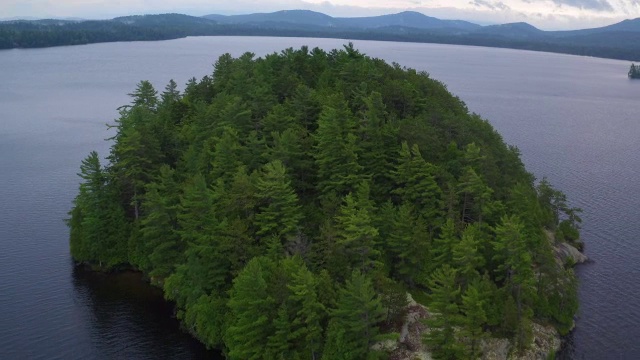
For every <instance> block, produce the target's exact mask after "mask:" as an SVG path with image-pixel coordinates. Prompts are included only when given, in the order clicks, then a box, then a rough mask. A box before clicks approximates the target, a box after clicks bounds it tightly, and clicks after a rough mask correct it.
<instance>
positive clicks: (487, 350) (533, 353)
mask: <svg viewBox="0 0 640 360" xmlns="http://www.w3.org/2000/svg"><path fill="white" fill-rule="evenodd" d="M532 331H533V337H532V340H531V344H529V347H528V349H527V350H526V351H524V353H521V354H517V353H515V352H514V351H513V350H514V349H513V348H512V345H511V342H510V341H509V340H507V339H496V338H491V339H486V340H484V341H483V342H482V345H481V348H482V352H483V355H482V359H483V360H545V359H547V358H548V356H549V354H551V353H555V352H557V351H559V350H560V345H561V341H560V335H559V334H558V331H557V330H556V329H555V328H554V327H553V326H543V325H540V324H537V323H533V329H532Z"/></svg>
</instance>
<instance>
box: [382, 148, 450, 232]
mask: <svg viewBox="0 0 640 360" xmlns="http://www.w3.org/2000/svg"><path fill="white" fill-rule="evenodd" d="M394 177H395V181H396V185H397V186H396V189H395V190H394V191H393V193H394V194H397V195H399V196H400V197H401V199H403V201H405V202H407V203H409V204H411V205H413V206H414V208H415V210H416V211H417V213H418V214H420V215H421V216H422V217H423V218H424V219H425V221H427V223H428V224H429V226H430V230H433V229H434V228H435V227H436V226H438V225H439V222H440V218H441V217H442V190H441V189H440V187H439V186H438V184H437V182H436V180H435V167H434V166H433V165H431V164H429V163H427V162H426V161H424V158H423V157H422V154H421V153H420V149H419V147H418V146H417V145H413V147H411V149H409V145H408V144H407V143H406V142H404V143H402V149H401V150H400V160H399V163H398V166H397V169H396V171H395V172H394Z"/></svg>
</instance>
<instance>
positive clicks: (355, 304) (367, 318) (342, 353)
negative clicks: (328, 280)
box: [322, 270, 385, 360]
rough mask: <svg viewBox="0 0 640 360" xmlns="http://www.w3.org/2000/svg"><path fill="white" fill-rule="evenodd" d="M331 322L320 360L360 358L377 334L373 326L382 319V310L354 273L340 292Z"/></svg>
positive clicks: (361, 277)
mask: <svg viewBox="0 0 640 360" xmlns="http://www.w3.org/2000/svg"><path fill="white" fill-rule="evenodd" d="M330 313H331V321H330V324H329V330H328V333H327V343H326V345H325V350H324V353H323V356H322V358H323V359H345V360H347V359H353V360H355V359H364V358H366V357H367V354H368V353H369V351H370V350H369V348H370V346H371V345H372V344H373V341H374V339H375V338H376V336H377V335H378V331H379V330H378V327H377V324H378V323H379V322H381V321H382V320H384V318H385V310H384V309H383V308H382V304H381V300H380V298H379V297H378V296H377V294H376V293H375V291H374V289H373V285H372V283H371V280H369V279H368V278H367V277H366V275H364V274H362V273H361V272H360V271H358V270H354V271H353V272H352V274H351V278H350V279H349V280H347V283H346V284H345V287H344V288H342V289H340V291H339V296H338V302H337V305H336V309H334V310H331V311H330Z"/></svg>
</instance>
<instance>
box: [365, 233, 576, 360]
mask: <svg viewBox="0 0 640 360" xmlns="http://www.w3.org/2000/svg"><path fill="white" fill-rule="evenodd" d="M547 237H548V239H549V241H550V242H551V245H552V246H553V249H554V253H555V256H556V262H557V264H558V266H562V267H564V266H574V265H576V264H583V263H585V262H587V261H588V260H589V259H588V257H587V256H586V255H584V254H583V253H582V252H581V251H580V250H578V248H576V247H575V246H573V245H571V244H568V243H566V242H558V243H556V242H555V238H554V236H553V234H552V233H550V232H547ZM578 243H579V242H578ZM580 247H581V248H582V246H580ZM429 317H430V313H429V309H427V307H425V306H424V305H421V304H419V303H417V302H416V301H415V300H414V299H413V297H412V296H411V294H409V293H407V308H406V315H405V319H404V322H403V323H402V327H401V329H400V335H399V337H398V340H395V341H394V340H387V341H383V342H379V343H376V344H375V345H374V348H376V349H379V350H382V349H384V350H387V351H389V352H390V356H389V359H391V360H415V359H419V360H431V359H432V358H433V357H432V355H431V353H430V352H429V350H428V349H427V347H426V346H425V345H424V343H423V341H422V338H423V335H424V334H425V333H427V332H428V331H429V327H428V326H427V325H425V321H424V320H426V319H428V318H429ZM532 334H533V336H532V340H531V344H530V345H529V346H528V348H527V350H526V351H525V352H524V353H520V354H515V353H514V352H513V351H512V350H513V344H512V343H511V341H510V340H509V339H504V338H489V339H486V340H483V342H482V345H481V349H482V357H481V359H483V360H545V359H549V358H554V357H555V354H556V353H558V352H559V351H560V349H561V346H562V338H561V336H560V333H559V332H558V330H556V329H555V328H554V327H553V326H551V325H543V324H539V323H533V324H532Z"/></svg>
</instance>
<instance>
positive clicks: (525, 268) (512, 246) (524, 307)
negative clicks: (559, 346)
mask: <svg viewBox="0 0 640 360" xmlns="http://www.w3.org/2000/svg"><path fill="white" fill-rule="evenodd" d="M523 230H524V225H523V224H522V222H521V221H520V220H519V219H518V218H517V217H515V216H510V217H508V216H505V217H503V218H502V222H501V224H498V225H497V226H496V227H495V233H496V238H495V241H494V243H493V246H494V250H495V252H496V256H495V259H494V260H496V261H498V262H499V264H500V265H499V266H498V269H497V271H498V279H501V280H503V281H504V282H505V286H506V287H507V289H508V290H509V295H510V296H512V297H513V299H514V301H515V306H516V317H517V318H516V321H517V327H518V328H517V332H516V336H515V341H516V345H517V346H518V348H519V349H523V348H524V347H525V346H527V344H528V336H529V333H528V332H529V326H530V324H529V320H530V317H531V316H532V315H533V314H532V311H531V308H530V307H529V304H528V303H527V302H528V301H533V300H535V291H534V290H535V288H534V286H535V278H534V274H533V264H532V260H531V254H530V253H529V251H528V249H527V241H526V239H525V237H524V236H523Z"/></svg>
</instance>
